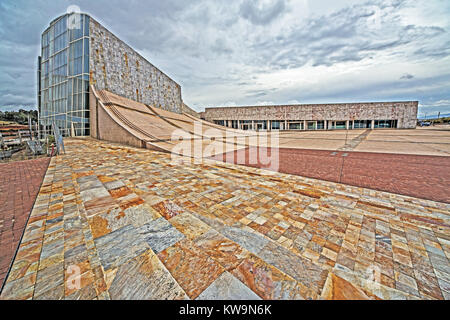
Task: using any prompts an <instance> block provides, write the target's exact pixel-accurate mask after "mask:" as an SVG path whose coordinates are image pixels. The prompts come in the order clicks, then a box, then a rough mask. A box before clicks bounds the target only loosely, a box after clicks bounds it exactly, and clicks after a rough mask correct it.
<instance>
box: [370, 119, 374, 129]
mask: <svg viewBox="0 0 450 320" xmlns="http://www.w3.org/2000/svg"><path fill="white" fill-rule="evenodd" d="M370 129H375V120H372V123H371V124H370Z"/></svg>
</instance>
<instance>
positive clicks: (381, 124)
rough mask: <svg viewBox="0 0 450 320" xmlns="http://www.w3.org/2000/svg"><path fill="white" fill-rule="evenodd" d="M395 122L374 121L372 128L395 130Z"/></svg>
mask: <svg viewBox="0 0 450 320" xmlns="http://www.w3.org/2000/svg"><path fill="white" fill-rule="evenodd" d="M397 122H398V121H397V120H375V125H374V128H376V129H382V128H397Z"/></svg>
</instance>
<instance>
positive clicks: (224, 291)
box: [196, 271, 261, 300]
mask: <svg viewBox="0 0 450 320" xmlns="http://www.w3.org/2000/svg"><path fill="white" fill-rule="evenodd" d="M196 300H261V298H260V297H259V296H258V295H256V294H255V293H254V292H253V291H252V290H250V289H249V288H248V287H247V286H246V285H244V284H243V283H242V282H241V281H239V280H238V279H236V278H235V277H234V276H233V275H231V274H230V273H229V272H227V271H225V272H224V273H222V274H221V275H220V276H219V278H217V279H216V280H215V281H214V282H213V283H211V284H210V285H209V287H208V288H206V289H205V291H203V292H202V293H201V294H200V295H199V296H198V297H197V299H196Z"/></svg>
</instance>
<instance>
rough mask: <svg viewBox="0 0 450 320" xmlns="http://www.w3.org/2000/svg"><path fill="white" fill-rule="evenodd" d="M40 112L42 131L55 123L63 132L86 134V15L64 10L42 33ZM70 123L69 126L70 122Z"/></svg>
mask: <svg viewBox="0 0 450 320" xmlns="http://www.w3.org/2000/svg"><path fill="white" fill-rule="evenodd" d="M41 44H42V52H41V56H42V60H41V79H40V80H41V109H42V111H41V114H40V120H39V121H40V124H41V129H42V130H43V132H42V133H43V135H44V136H45V135H47V134H52V131H51V125H52V123H55V124H56V125H57V126H58V127H59V128H60V131H61V133H62V134H63V135H64V136H70V135H72V128H73V129H74V131H75V132H74V133H75V135H77V136H83V135H89V94H88V92H89V16H87V15H85V14H78V13H72V14H66V15H63V16H61V17H59V18H57V19H55V20H53V21H52V22H51V23H50V27H49V28H47V30H45V31H44V33H43V34H42V43H41ZM72 123H73V126H72Z"/></svg>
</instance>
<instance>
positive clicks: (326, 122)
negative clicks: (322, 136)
mask: <svg viewBox="0 0 450 320" xmlns="http://www.w3.org/2000/svg"><path fill="white" fill-rule="evenodd" d="M327 124H328V121H327V120H323V130H328V126H327Z"/></svg>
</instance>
